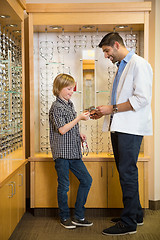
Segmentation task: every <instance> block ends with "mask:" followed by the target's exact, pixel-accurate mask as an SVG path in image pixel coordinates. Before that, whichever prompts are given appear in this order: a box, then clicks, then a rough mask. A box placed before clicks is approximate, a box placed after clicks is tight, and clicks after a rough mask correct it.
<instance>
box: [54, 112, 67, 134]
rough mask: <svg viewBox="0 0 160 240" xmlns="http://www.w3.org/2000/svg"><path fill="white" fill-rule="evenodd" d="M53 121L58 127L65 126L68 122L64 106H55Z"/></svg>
mask: <svg viewBox="0 0 160 240" xmlns="http://www.w3.org/2000/svg"><path fill="white" fill-rule="evenodd" d="M53 122H54V124H55V126H56V128H57V129H59V128H61V127H63V126H64V125H65V124H66V121H65V114H64V111H63V109H62V108H60V107H58V108H54V110H53Z"/></svg>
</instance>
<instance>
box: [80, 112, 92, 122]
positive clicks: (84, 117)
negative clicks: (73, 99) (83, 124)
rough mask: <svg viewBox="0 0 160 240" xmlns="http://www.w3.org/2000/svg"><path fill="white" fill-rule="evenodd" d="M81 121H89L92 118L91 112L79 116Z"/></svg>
mask: <svg viewBox="0 0 160 240" xmlns="http://www.w3.org/2000/svg"><path fill="white" fill-rule="evenodd" d="M79 117H80V120H84V121H87V120H88V119H89V117H90V112H83V113H81V114H80V115H79Z"/></svg>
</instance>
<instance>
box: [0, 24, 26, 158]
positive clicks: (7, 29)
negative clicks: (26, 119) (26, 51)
mask: <svg viewBox="0 0 160 240" xmlns="http://www.w3.org/2000/svg"><path fill="white" fill-rule="evenodd" d="M11 28H12V26H11V25H4V22H3V26H2V25H1V24H0V158H3V157H4V156H6V155H7V154H9V153H11V152H13V151H15V150H16V149H18V148H19V147H22V52H21V39H20V36H19V34H20V33H19V30H14V32H13V31H12V30H11Z"/></svg>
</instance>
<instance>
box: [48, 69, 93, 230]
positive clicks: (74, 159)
mask: <svg viewBox="0 0 160 240" xmlns="http://www.w3.org/2000/svg"><path fill="white" fill-rule="evenodd" d="M74 86H75V80H74V79H73V77H71V76H70V75H67V74H59V75H58V76H57V77H56V78H55V80H54V83H53V94H54V95H55V96H56V101H55V102H53V104H52V106H51V108H50V111H49V124H50V146H51V150H52V155H53V159H54V160H55V169H56V171H57V175H58V206H59V209H60V223H61V225H62V226H63V227H65V228H68V229H73V228H76V226H92V225H93V223H92V222H89V221H87V220H86V219H85V217H84V211H85V207H84V205H85V203H86V200H87V196H88V192H89V190H90V187H91V184H92V177H91V176H90V174H89V173H88V171H87V169H86V167H85V165H84V163H83V161H82V154H81V141H82V142H83V141H85V140H86V136H85V135H83V134H80V133H79V125H78V122H79V121H80V120H85V121H86V120H88V119H89V115H90V113H89V112H85V113H81V114H80V115H79V116H76V112H75V110H74V106H73V103H72V102H71V100H70V98H71V96H72V94H73V89H74ZM69 169H70V170H71V171H72V172H73V174H74V175H75V176H76V177H77V178H78V180H79V181H80V184H79V188H78V192H77V199H76V203H75V217H74V219H73V220H72V221H71V219H70V213H69V208H68V196H67V192H68V191H69Z"/></svg>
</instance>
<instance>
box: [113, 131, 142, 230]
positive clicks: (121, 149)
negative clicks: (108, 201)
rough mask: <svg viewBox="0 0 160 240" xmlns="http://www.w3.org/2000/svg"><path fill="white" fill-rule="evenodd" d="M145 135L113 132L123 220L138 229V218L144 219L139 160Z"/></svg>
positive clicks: (125, 223)
mask: <svg viewBox="0 0 160 240" xmlns="http://www.w3.org/2000/svg"><path fill="white" fill-rule="evenodd" d="M142 139H143V136H138V135H133V134H126V133H120V132H115V133H111V141H112V147H113V153H114V157H115V161H116V166H117V170H118V172H119V179H120V184H121V187H122V193H123V205H124V209H123V211H122V214H121V221H122V222H123V223H124V225H126V226H130V227H133V228H135V229H136V227H137V220H139V221H143V211H142V207H141V204H140V201H139V187H138V168H137V160H138V154H139V150H140V146H141V142H142Z"/></svg>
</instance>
